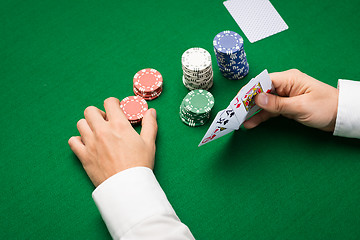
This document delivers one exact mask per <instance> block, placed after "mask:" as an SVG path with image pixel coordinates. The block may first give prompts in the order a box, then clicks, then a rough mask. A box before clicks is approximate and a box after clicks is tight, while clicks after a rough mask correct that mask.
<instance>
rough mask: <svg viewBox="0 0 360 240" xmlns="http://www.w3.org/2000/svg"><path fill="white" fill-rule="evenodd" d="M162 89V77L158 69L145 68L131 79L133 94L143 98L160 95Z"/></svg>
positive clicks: (149, 98)
mask: <svg viewBox="0 0 360 240" xmlns="http://www.w3.org/2000/svg"><path fill="white" fill-rule="evenodd" d="M162 89H163V78H162V76H161V74H160V72H159V71H157V70H155V69H152V68H145V69H142V70H140V71H138V72H137V73H136V74H135V76H134V79H133V90H134V93H135V95H137V96H140V97H142V98H144V99H145V100H153V99H155V98H157V97H159V96H160V94H161V93H162Z"/></svg>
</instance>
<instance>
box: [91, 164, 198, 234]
mask: <svg viewBox="0 0 360 240" xmlns="http://www.w3.org/2000/svg"><path fill="white" fill-rule="evenodd" d="M92 197H93V199H94V201H95V203H96V205H97V207H98V209H99V211H100V213H101V216H102V218H103V220H104V222H105V224H106V226H107V228H108V230H109V232H110V234H111V236H112V237H113V239H123V240H131V239H144V240H150V239H154V240H155V239H156V240H165V239H173V240H183V239H194V237H193V236H192V234H191V232H190V230H189V229H188V227H187V226H186V225H184V224H183V223H182V222H181V221H180V220H179V218H178V217H177V215H176V213H175V211H174V209H173V208H172V207H171V205H170V203H169V201H168V200H167V198H166V196H165V193H164V192H163V190H162V189H161V187H160V185H159V183H158V182H157V180H156V178H155V176H154V174H153V171H152V170H151V169H149V168H146V167H135V168H130V169H127V170H124V171H122V172H119V173H117V174H115V175H114V176H112V177H110V178H108V179H107V180H106V181H105V182H103V183H102V184H100V185H99V186H98V187H97V188H96V189H95V190H94V192H93V193H92Z"/></svg>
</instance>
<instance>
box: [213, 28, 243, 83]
mask: <svg viewBox="0 0 360 240" xmlns="http://www.w3.org/2000/svg"><path fill="white" fill-rule="evenodd" d="M213 44H214V51H215V55H216V60H217V63H218V66H219V70H220V72H221V73H222V75H223V76H224V77H226V78H228V79H232V80H236V79H242V78H244V77H245V76H246V75H247V74H248V73H249V64H248V62H247V59H246V53H245V50H244V40H243V38H242V37H241V36H240V35H239V34H237V33H236V32H233V31H223V32H220V33H218V34H217V35H216V36H215V38H214V41H213Z"/></svg>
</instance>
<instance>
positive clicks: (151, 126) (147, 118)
mask: <svg viewBox="0 0 360 240" xmlns="http://www.w3.org/2000/svg"><path fill="white" fill-rule="evenodd" d="M141 125H142V128H141V133H140V136H141V137H142V138H143V140H144V141H145V142H146V143H147V144H149V145H155V140H156V134H157V129H158V126H157V122H156V111H155V109H153V108H151V109H149V110H147V111H146V113H145V115H144V118H143V120H142V122H141Z"/></svg>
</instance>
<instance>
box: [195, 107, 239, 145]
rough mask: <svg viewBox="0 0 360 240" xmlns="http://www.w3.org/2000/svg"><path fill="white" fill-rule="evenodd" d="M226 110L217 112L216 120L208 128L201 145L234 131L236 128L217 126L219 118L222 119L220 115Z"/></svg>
mask: <svg viewBox="0 0 360 240" xmlns="http://www.w3.org/2000/svg"><path fill="white" fill-rule="evenodd" d="M224 111H225V110H221V111H220V112H218V113H217V114H216V117H215V119H214V121H213V122H212V124H211V126H210V127H209V129H208V130H207V132H206V134H205V136H204V137H203V139H202V140H201V142H200V144H199V147H200V146H202V145H204V144H206V143H208V142H211V141H213V140H215V139H217V138H219V137H222V136H224V135H226V134H228V133H230V132H232V131H234V129H230V128H225V127H219V126H217V121H218V119H220V117H221V115H222V114H223V113H224Z"/></svg>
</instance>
